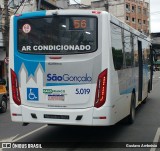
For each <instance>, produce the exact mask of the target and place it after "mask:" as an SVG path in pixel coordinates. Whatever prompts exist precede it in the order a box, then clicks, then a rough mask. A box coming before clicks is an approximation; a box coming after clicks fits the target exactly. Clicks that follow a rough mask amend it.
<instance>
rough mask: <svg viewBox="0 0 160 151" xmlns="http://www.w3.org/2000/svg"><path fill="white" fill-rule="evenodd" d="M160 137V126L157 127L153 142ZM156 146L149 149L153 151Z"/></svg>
mask: <svg viewBox="0 0 160 151" xmlns="http://www.w3.org/2000/svg"><path fill="white" fill-rule="evenodd" d="M159 138H160V127H159V128H158V129H157V132H156V135H155V137H154V140H153V143H157V142H158V141H159ZM156 149H157V148H151V149H150V151H155V150H156Z"/></svg>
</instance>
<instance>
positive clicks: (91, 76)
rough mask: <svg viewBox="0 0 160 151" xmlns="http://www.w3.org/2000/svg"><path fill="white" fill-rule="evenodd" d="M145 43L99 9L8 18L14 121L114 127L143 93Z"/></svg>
mask: <svg viewBox="0 0 160 151" xmlns="http://www.w3.org/2000/svg"><path fill="white" fill-rule="evenodd" d="M150 45H151V44H150V41H149V40H148V39H147V37H146V36H145V35H143V34H142V33H140V32H138V31H136V30H134V29H133V28H131V27H129V26H128V25H126V24H125V23H122V22H121V21H119V20H118V19H116V18H115V17H113V16H112V15H111V14H109V13H107V12H105V11H95V10H49V11H39V12H32V13H25V14H20V15H15V16H12V17H11V22H10V46H9V47H10V48H9V58H10V59H9V76H10V77H9V84H10V109H11V119H12V121H14V122H22V123H23V125H27V124H28V123H44V124H58V125H86V126H105V125H114V124H115V123H117V122H118V121H120V120H121V119H123V118H125V117H127V116H128V121H129V122H130V123H132V122H133V121H134V118H135V108H136V107H137V106H138V105H139V104H140V103H142V101H143V100H145V99H146V98H147V96H148V92H149V91H150V89H151V83H152V74H150V71H149V70H150V68H149V67H150V65H151V64H152V63H151V62H152V59H151V55H150V52H151V50H150Z"/></svg>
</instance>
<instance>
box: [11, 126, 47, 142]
mask: <svg viewBox="0 0 160 151" xmlns="http://www.w3.org/2000/svg"><path fill="white" fill-rule="evenodd" d="M47 126H48V125H44V126H42V127H40V128H38V129H36V130H34V131H31V132H29V133H27V134H25V135H23V136H21V137H19V138H17V139H13V140H12V142H16V141H19V140H21V139H23V138H25V137H27V136H29V135H32V134H33V133H36V132H37V131H40V130H41V129H43V128H46V127H47Z"/></svg>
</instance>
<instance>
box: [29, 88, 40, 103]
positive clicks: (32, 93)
mask: <svg viewBox="0 0 160 151" xmlns="http://www.w3.org/2000/svg"><path fill="white" fill-rule="evenodd" d="M27 100H29V101H38V100H39V98H38V88H27Z"/></svg>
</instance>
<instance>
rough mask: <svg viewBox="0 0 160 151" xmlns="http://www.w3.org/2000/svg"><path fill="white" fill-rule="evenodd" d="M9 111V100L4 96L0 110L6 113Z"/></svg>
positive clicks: (0, 102) (0, 103)
mask: <svg viewBox="0 0 160 151" xmlns="http://www.w3.org/2000/svg"><path fill="white" fill-rule="evenodd" d="M6 111H7V100H6V98H5V97H2V99H1V101H0V112H1V113H4V112H6Z"/></svg>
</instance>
